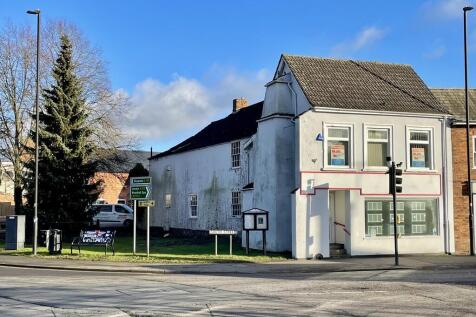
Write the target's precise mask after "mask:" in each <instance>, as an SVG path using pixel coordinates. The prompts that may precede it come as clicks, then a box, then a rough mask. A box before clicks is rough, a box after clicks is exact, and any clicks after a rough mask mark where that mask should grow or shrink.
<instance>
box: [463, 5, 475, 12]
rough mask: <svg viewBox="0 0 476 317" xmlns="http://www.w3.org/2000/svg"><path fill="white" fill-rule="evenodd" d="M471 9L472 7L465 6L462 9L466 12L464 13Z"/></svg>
mask: <svg viewBox="0 0 476 317" xmlns="http://www.w3.org/2000/svg"><path fill="white" fill-rule="evenodd" d="M473 9H474V8H473V7H470V6H467V7H464V8H463V11H464V12H466V11H471V10H473Z"/></svg>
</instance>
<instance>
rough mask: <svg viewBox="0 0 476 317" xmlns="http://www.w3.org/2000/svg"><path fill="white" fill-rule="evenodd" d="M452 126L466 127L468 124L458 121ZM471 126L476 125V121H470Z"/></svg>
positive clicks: (452, 123)
mask: <svg viewBox="0 0 476 317" xmlns="http://www.w3.org/2000/svg"><path fill="white" fill-rule="evenodd" d="M451 125H452V126H454V125H455V126H466V122H464V121H456V120H455V121H453V122H451ZM469 125H476V121H471V120H470V121H469Z"/></svg>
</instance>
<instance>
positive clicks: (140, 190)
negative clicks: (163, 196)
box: [131, 186, 150, 199]
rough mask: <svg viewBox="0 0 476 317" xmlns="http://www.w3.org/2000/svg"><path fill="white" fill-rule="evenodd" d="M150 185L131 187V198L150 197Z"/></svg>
mask: <svg viewBox="0 0 476 317" xmlns="http://www.w3.org/2000/svg"><path fill="white" fill-rule="evenodd" d="M149 196H150V190H149V186H136V187H131V199H149Z"/></svg>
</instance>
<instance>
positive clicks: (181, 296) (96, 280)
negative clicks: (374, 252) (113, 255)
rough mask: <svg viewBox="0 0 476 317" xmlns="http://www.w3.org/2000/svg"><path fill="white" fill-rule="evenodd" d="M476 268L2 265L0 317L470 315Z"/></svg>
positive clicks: (475, 305) (474, 308) (475, 294)
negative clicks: (228, 270)
mask: <svg viewBox="0 0 476 317" xmlns="http://www.w3.org/2000/svg"><path fill="white" fill-rule="evenodd" d="M475 298H476V269H473V268H465V269H439V270H392V271H384V270H382V271H375V270H373V271H358V272H335V273H328V272H323V273H296V274H290V273H287V274H266V275H250V274H247V275H240V274H238V275H237V274H235V275H229V274H222V275H219V274H216V275H210V274H197V275H192V274H163V275H160V274H133V273H131V274H125V273H108V272H81V271H61V270H51V269H31V268H10V267H0V316H2V317H3V316H202V315H203V316H409V315H411V316H473V315H476V301H475Z"/></svg>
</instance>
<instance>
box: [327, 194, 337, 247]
mask: <svg viewBox="0 0 476 317" xmlns="http://www.w3.org/2000/svg"><path fill="white" fill-rule="evenodd" d="M335 213H336V195H335V192H329V243H336V225H335V221H336V214H335Z"/></svg>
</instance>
